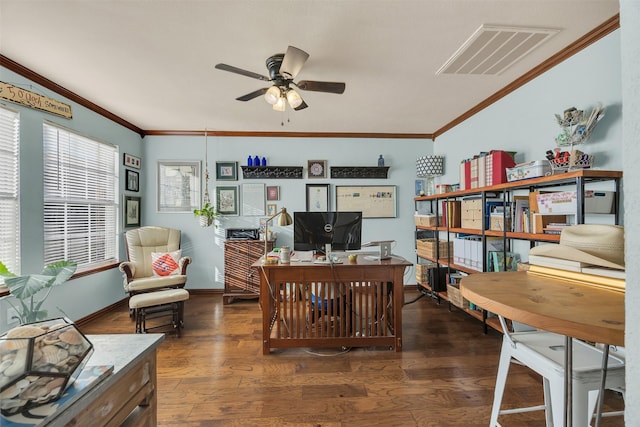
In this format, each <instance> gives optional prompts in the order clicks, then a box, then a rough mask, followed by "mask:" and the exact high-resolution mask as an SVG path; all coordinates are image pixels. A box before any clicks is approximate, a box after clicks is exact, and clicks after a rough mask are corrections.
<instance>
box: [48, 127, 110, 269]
mask: <svg viewBox="0 0 640 427" xmlns="http://www.w3.org/2000/svg"><path fill="white" fill-rule="evenodd" d="M43 135H44V144H43V145H44V240H45V242H44V261H45V264H49V263H51V262H56V261H60V260H71V261H75V262H77V263H78V267H79V268H85V267H97V266H100V265H104V264H106V263H110V262H114V261H116V258H117V246H118V239H117V229H118V197H117V195H118V182H119V181H118V149H117V147H116V146H114V145H111V144H107V143H104V142H99V141H94V140H92V139H89V138H87V137H85V136H82V135H78V134H75V133H73V132H71V131H69V130H66V129H63V128H60V127H57V126H54V125H51V124H49V123H45V124H44V132H43Z"/></svg>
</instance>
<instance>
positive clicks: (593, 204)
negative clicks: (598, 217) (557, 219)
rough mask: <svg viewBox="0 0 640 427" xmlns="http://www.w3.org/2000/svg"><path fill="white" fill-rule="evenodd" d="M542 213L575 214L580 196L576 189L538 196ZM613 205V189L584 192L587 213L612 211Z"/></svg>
mask: <svg viewBox="0 0 640 427" xmlns="http://www.w3.org/2000/svg"><path fill="white" fill-rule="evenodd" d="M536 199H537V202H538V209H539V211H540V213H541V214H575V213H576V211H577V207H578V196H577V193H576V192H575V191H557V192H554V193H543V194H538V195H537V196H536ZM612 207H613V191H595V190H587V191H585V192H584V212H585V213H588V214H590V213H600V214H603V213H604V214H608V213H611V208H612Z"/></svg>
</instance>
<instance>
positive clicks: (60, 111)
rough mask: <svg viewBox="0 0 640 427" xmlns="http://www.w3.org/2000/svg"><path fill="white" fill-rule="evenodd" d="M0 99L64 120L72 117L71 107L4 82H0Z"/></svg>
mask: <svg viewBox="0 0 640 427" xmlns="http://www.w3.org/2000/svg"><path fill="white" fill-rule="evenodd" d="M0 99H5V100H7V101H11V102H15V103H16V104H20V105H24V106H25V107H29V108H34V109H36V110H41V111H45V112H47V113H51V114H55V115H58V116H61V117H64V118H66V119H70V118H71V117H73V114H72V112H71V105H69V104H65V103H64V102H60V101H57V100H55V99H53V98H49V97H48V96H44V95H40V94H37V93H35V92H31V91H28V90H25V89H22V88H19V87H17V86H14V85H12V84H9V83H5V82H0Z"/></svg>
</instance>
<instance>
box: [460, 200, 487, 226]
mask: <svg viewBox="0 0 640 427" xmlns="http://www.w3.org/2000/svg"><path fill="white" fill-rule="evenodd" d="M460 222H461V226H462V228H472V229H475V230H481V229H482V199H471V200H463V201H462V214H461V221H460Z"/></svg>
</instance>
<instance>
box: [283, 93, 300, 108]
mask: <svg viewBox="0 0 640 427" xmlns="http://www.w3.org/2000/svg"><path fill="white" fill-rule="evenodd" d="M287 101H288V102H289V106H290V107H291V108H294V109H295V108H298V107H299V106H300V105H302V98H301V97H300V94H299V93H298V92H296V91H295V90H293V89H289V90H288V91H287Z"/></svg>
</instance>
